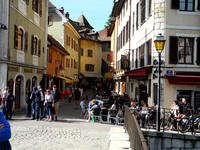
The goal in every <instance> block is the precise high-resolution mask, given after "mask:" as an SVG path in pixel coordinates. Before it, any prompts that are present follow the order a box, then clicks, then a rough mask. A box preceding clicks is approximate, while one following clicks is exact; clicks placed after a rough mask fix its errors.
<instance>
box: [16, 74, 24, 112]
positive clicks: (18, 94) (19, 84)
mask: <svg viewBox="0 0 200 150" xmlns="http://www.w3.org/2000/svg"><path fill="white" fill-rule="evenodd" d="M22 79H23V78H22V76H18V77H17V78H16V81H15V108H16V109H19V108H20V99H21V88H22Z"/></svg>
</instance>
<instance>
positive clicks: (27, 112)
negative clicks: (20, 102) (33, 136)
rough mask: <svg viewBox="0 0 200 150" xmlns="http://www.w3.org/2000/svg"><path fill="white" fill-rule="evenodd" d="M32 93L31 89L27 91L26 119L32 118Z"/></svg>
mask: <svg viewBox="0 0 200 150" xmlns="http://www.w3.org/2000/svg"><path fill="white" fill-rule="evenodd" d="M30 97H31V91H30V88H27V89H26V117H31V103H32V101H31V99H30Z"/></svg>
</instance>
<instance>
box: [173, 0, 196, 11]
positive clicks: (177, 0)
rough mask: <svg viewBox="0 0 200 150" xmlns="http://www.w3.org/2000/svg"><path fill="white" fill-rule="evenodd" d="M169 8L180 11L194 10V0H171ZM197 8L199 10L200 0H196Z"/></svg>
mask: <svg viewBox="0 0 200 150" xmlns="http://www.w3.org/2000/svg"><path fill="white" fill-rule="evenodd" d="M171 1H172V2H171V4H172V6H171V8H172V9H179V10H180V11H195V0H171ZM197 2H198V3H197V4H198V6H197V9H198V10H200V0H198V1H197Z"/></svg>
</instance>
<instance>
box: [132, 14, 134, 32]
mask: <svg viewBox="0 0 200 150" xmlns="http://www.w3.org/2000/svg"><path fill="white" fill-rule="evenodd" d="M134 19H135V12H133V18H132V20H133V24H132V26H133V27H132V35H134V27H135V20H134Z"/></svg>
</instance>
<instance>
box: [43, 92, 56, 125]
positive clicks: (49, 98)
mask: <svg viewBox="0 0 200 150" xmlns="http://www.w3.org/2000/svg"><path fill="white" fill-rule="evenodd" d="M43 106H46V110H47V119H46V120H45V121H49V122H51V121H52V112H51V110H52V107H54V98H53V95H52V94H51V91H50V90H49V89H48V90H46V94H45V101H44V104H43Z"/></svg>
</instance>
